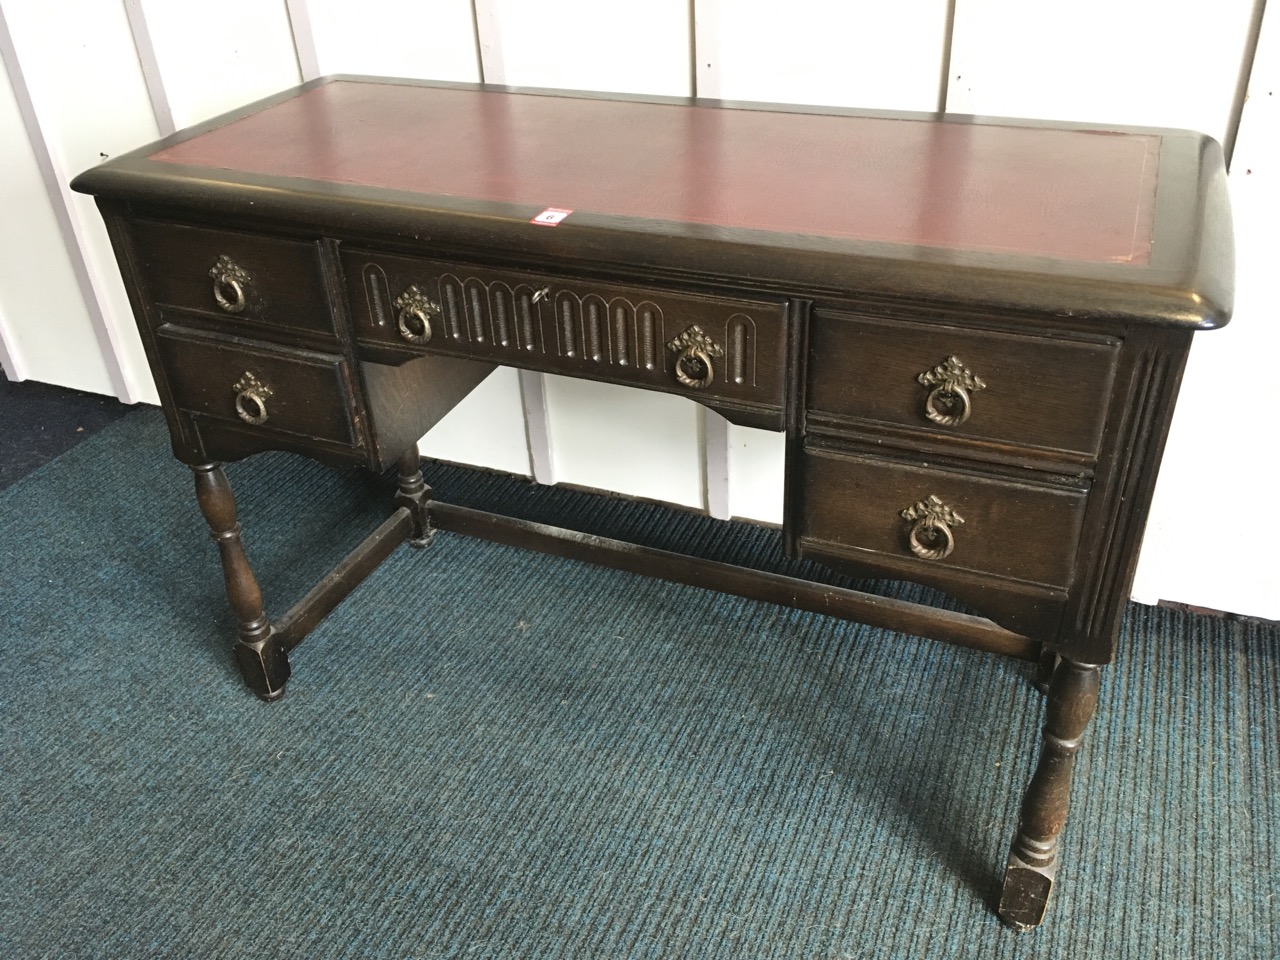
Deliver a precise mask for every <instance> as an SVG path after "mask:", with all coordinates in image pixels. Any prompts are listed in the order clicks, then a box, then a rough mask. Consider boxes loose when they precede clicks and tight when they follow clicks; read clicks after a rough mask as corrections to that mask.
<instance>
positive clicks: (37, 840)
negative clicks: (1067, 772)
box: [0, 411, 1280, 960]
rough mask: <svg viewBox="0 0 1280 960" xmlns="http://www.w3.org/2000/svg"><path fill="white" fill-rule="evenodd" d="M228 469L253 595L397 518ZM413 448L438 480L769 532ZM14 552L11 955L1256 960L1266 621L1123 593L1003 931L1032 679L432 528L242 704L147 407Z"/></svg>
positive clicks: (30, 497)
mask: <svg viewBox="0 0 1280 960" xmlns="http://www.w3.org/2000/svg"><path fill="white" fill-rule="evenodd" d="M228 472H229V475H230V477H231V481H232V484H233V486H234V487H235V489H236V492H237V496H238V498H239V502H240V507H241V519H242V521H243V523H244V527H245V537H246V542H247V545H248V549H249V552H250V556H251V558H252V559H253V560H254V562H255V564H256V566H257V567H258V570H259V573H260V577H261V580H262V582H263V587H264V591H265V594H266V596H267V601H268V609H269V611H271V612H273V613H275V614H279V613H282V612H283V611H284V609H285V608H287V606H289V605H290V604H291V603H292V602H293V600H295V599H297V597H299V596H300V595H301V594H302V593H303V592H304V591H305V590H306V589H307V588H308V587H309V586H310V583H311V581H312V580H313V579H314V577H315V576H316V575H317V574H318V573H319V572H321V571H322V570H325V569H327V568H328V567H329V566H331V565H332V564H333V563H334V562H335V561H336V560H337V559H338V558H340V557H341V556H342V555H343V554H344V553H345V551H346V550H347V549H349V547H350V546H352V545H354V543H355V542H356V541H357V540H358V538H359V537H360V536H362V535H363V534H364V533H365V532H367V531H368V530H370V529H372V527H373V526H374V525H376V523H377V522H378V521H379V520H380V519H381V518H382V517H383V516H385V514H386V512H387V495H386V481H385V480H384V479H379V478H370V477H367V476H365V475H363V474H360V473H359V472H356V471H332V470H329V469H327V468H323V467H319V466H316V465H314V464H311V463H309V462H307V461H304V460H302V459H299V458H296V457H291V456H287V455H283V454H270V455H265V456H261V457H257V458H253V459H251V460H249V461H246V462H243V463H239V464H233V465H232V466H231V467H229V468H228ZM431 472H432V473H433V477H432V478H429V479H433V478H434V479H438V480H439V481H440V482H439V483H438V484H437V491H438V492H439V494H440V496H441V498H442V499H452V500H455V501H456V502H469V501H474V502H481V501H483V500H484V498H485V497H495V496H501V497H503V498H505V499H507V500H508V501H509V502H511V503H514V504H516V505H517V506H518V505H519V504H520V502H522V498H523V500H527V501H528V502H529V503H531V504H532V506H531V507H529V509H530V510H532V511H533V512H534V513H537V512H538V511H542V512H543V513H544V514H547V515H548V516H542V517H539V518H540V519H548V518H551V519H556V520H557V521H558V522H560V523H562V524H564V525H571V524H572V523H573V522H575V521H580V522H581V523H582V524H583V525H587V526H589V525H590V524H592V523H596V524H604V525H605V526H608V525H609V523H613V524H614V526H615V528H626V527H627V525H628V524H631V525H632V527H634V528H638V529H642V530H643V529H644V528H646V527H647V528H648V529H649V530H650V532H651V534H652V535H653V536H654V537H655V538H656V539H660V540H662V541H665V542H666V544H667V545H668V546H673V547H677V548H679V547H683V548H686V549H689V550H691V551H692V550H701V551H703V552H707V553H709V554H715V555H720V556H728V557H731V558H733V559H738V560H741V559H742V558H743V556H747V555H751V554H758V555H759V557H760V559H761V562H762V563H763V562H770V561H769V558H770V557H771V555H772V553H773V550H774V549H775V544H776V537H777V535H776V533H775V532H772V531H767V530H754V529H752V528H746V529H745V530H744V529H742V527H741V525H728V524H718V523H716V522H714V521H709V520H705V519H702V518H697V517H691V516H681V515H675V516H674V519H672V515H671V514H668V513H666V512H665V511H661V510H659V509H658V508H650V507H644V506H640V505H634V504H620V503H618V502H616V501H609V500H604V501H603V504H602V506H601V507H600V508H599V509H598V510H596V511H595V512H594V513H593V512H592V508H591V507H589V506H583V505H582V504H583V501H584V497H583V495H573V494H562V493H560V492H558V491H554V490H551V491H548V490H544V489H540V488H536V487H534V486H532V485H531V484H527V483H521V482H519V481H511V480H508V479H505V478H495V477H492V476H488V475H484V474H472V473H468V472H466V471H461V470H457V469H454V468H444V467H441V468H435V469H434V470H432V471H431ZM513 491H514V493H513ZM591 502H596V501H594V500H593V501H591ZM557 512H559V514H560V516H558V517H555V516H554V515H555V514H556V513H557ZM566 514H568V516H566ZM659 517H661V518H665V519H661V520H660V519H659ZM630 532H634V530H632V531H628V530H627V529H619V533H620V534H621V535H627V534H629V533H630ZM0 548H2V551H3V552H2V554H0V556H2V560H0V563H2V564H3V575H2V576H0V632H2V634H3V635H2V636H0V651H2V653H0V670H2V672H3V673H2V678H0V701H2V704H0V770H2V772H3V776H2V779H0V957H2V958H5V960H8V958H28V957H75V958H80V957H108V958H143V957H196V958H201V957H228V958H249V957H298V958H308V960H320V958H329V957H344V958H345V957H352V958H366V957H367V958H384V957H385V958H406V960H407V958H453V957H458V958H463V957H466V958H472V957H476V958H480V957H493V958H498V957H501V958H522V960H543V958H545V960H559V958H592V960H602V958H630V957H637V958H641V957H643V958H664V960H665V958H735V960H736V958H805V960H854V958H858V960H861V958H872V957H894V958H896V957H910V958H935V957H964V958H969V957H972V958H983V960H994V958H1015V957H1016V958H1030V957H1046V958H1050V957H1051V958H1065V957H1105V958H1108V960H1111V958H1114V960H1120V958H1143V960H1147V958H1164V957H1169V958H1172V957H1194V958H1201V957H1204V958H1207V957H1213V958H1223V957H1240V958H1250V960H1257V958H1263V960H1267V958H1276V957H1278V956H1280V904H1278V903H1277V893H1278V892H1280V891H1278V887H1280V867H1278V865H1277V856H1278V854H1280V789H1278V788H1280V729H1278V728H1280V664H1278V660H1280V637H1278V636H1277V631H1276V630H1275V629H1274V628H1271V627H1267V626H1265V625H1258V624H1253V623H1248V622H1232V621H1227V620H1223V619H1211V618H1205V617H1195V616H1191V615H1188V614H1183V613H1177V612H1172V611H1166V610H1157V609H1152V608H1145V607H1139V606H1133V607H1131V608H1130V611H1129V614H1128V617H1127V619H1126V623H1125V632H1124V637H1123V643H1122V650H1121V655H1120V658H1119V661H1118V663H1117V664H1116V666H1115V667H1113V668H1111V669H1109V670H1108V671H1107V672H1106V674H1105V677H1104V687H1103V701H1102V704H1101V707H1100V710H1099V714H1098V717H1097V719H1096V721H1095V723H1094V725H1093V727H1092V728H1091V736H1090V739H1089V742H1088V745H1087V746H1086V748H1085V751H1084V753H1083V755H1082V757H1081V762H1080V765H1079V767H1078V780H1077V783H1076V790H1075V791H1074V795H1073V807H1072V812H1071V818H1070V821H1069V823H1068V826H1067V830H1066V833H1065V836H1064V840H1063V846H1064V862H1063V864H1062V867H1061V870H1060V873H1059V889H1058V890H1057V891H1056V893H1055V898H1054V903H1053V905H1052V909H1051V911H1050V916H1049V920H1048V922H1047V923H1046V925H1045V926H1044V927H1042V928H1041V929H1040V930H1038V931H1036V932H1034V933H1028V934H1016V933H1014V932H1012V931H1010V930H1008V929H1006V928H1004V927H1003V926H1002V925H1001V924H1000V922H999V921H998V920H997V919H996V917H995V916H994V914H993V912H992V908H993V901H994V899H995V896H996V894H997V887H998V882H999V876H1000V872H1001V869H1002V865H1003V862H1004V856H1005V852H1006V850H1007V846H1008V843H1009V840H1010V838H1011V836H1012V831H1013V829H1014V826H1015V823H1016V820H1017V807H1018V803H1019V799H1020V796H1021V793H1022V790H1023V788H1024V786H1025V784H1026V782H1027V779H1028V777H1029V775H1030V771H1031V768H1032V765H1033V762H1034V757H1035V751H1036V749H1037V747H1038V739H1039V733H1038V731H1039V726H1040V724H1041V722H1042V712H1043V702H1042V699H1041V697H1040V695H1039V694H1038V693H1036V691H1035V690H1034V689H1033V687H1032V686H1031V682H1030V681H1031V678H1032V668H1031V666H1030V665H1029V664H1025V663H1020V662H1016V661H1011V660H1005V659H1001V658H998V657H995V656H992V655H989V654H983V653H977V652H974V651H969V650H963V649H958V648H952V647H948V646H945V645H942V644H938V643H935V642H930V641H925V640H920V639H916V638H912V637H907V636H902V635H898V634H893V633H889V632H887V631H883V630H874V629H870V628H867V627H864V626H860V625H858V624H853V623H847V622H842V621H837V620H833V619H830V618H825V617H821V616H816V615H811V614H806V613H798V612H795V611H790V610H787V609H783V608H780V607H775V606H770V605H766V604H760V603H754V602H749V601H745V600H740V599H736V598H732V597H725V596H722V595H719V594H715V593H712V592H709V591H705V590H699V589H695V588H690V587H682V586H674V585H671V584H667V583H662V582H659V581H656V580H651V579H646V578H642V577H638V576H634V575H630V574H624V573H620V572H616V571H610V570H603V569H598V568H595V567H591V566H587V565H584V564H579V563H574V562H570V561H564V560H559V559H554V558H549V557H546V556H542V555H538V554H533V553H528V552H524V551H520V550H515V549H512V548H507V547H501V546H496V545H492V544H488V543H484V542H480V541H474V540H469V539H466V538H463V537H461V536H458V535H453V534H440V535H439V536H438V537H437V538H436V541H435V543H434V544H433V545H432V546H431V547H430V548H429V549H427V550H425V551H420V550H412V549H410V548H408V547H405V548H401V549H398V550H397V551H396V552H395V553H394V554H393V555H392V557H391V559H390V560H388V561H387V563H385V564H384V565H383V566H382V567H381V568H380V569H379V570H378V571H377V572H376V573H375V574H374V575H373V576H372V577H371V578H370V579H369V580H368V581H367V582H366V583H365V584H364V585H363V586H362V587H360V589H359V590H357V591H356V593H354V594H353V595H352V597H350V598H349V599H348V600H347V601H346V602H345V603H344V604H343V605H342V606H341V607H339V608H338V609H337V610H336V611H335V612H334V614H332V615H331V616H330V617H329V619H328V620H326V621H325V622H324V623H323V624H322V625H321V626H320V627H319V628H318V629H317V630H316V631H315V632H314V633H313V634H312V635H311V636H310V637H309V638H308V639H307V640H306V641H305V642H304V643H303V645H302V646H301V647H299V648H298V650H297V651H296V652H295V654H294V658H293V659H294V669H295V675H294V679H293V681H292V682H291V685H290V688H289V692H288V694H287V696H286V697H285V699H284V700H283V701H281V702H280V703H276V704H272V705H266V704H262V703H260V702H258V701H257V700H256V699H254V698H253V697H252V696H251V695H250V694H249V693H248V692H247V691H246V690H245V689H244V688H243V687H242V686H241V683H240V680H239V678H238V676H237V675H236V673H235V670H234V667H233V665H232V662H231V656H230V652H229V638H230V637H231V636H232V634H233V632H234V626H233V623H232V619H231V616H230V613H229V611H228V610H227V607H226V603H225V599H224V596H223V593H222V578H221V575H220V573H219V569H218V565H217V557H216V551H215V549H214V547H213V545H212V544H211V543H210V541H209V539H208V537H207V535H206V532H205V528H204V525H203V521H202V520H201V518H200V516H199V513H198V511H197V509H196V506H195V502H194V497H193V495H192V490H191V482H190V475H189V473H188V472H187V471H186V469H185V468H183V467H182V466H181V465H179V464H177V463H176V462H175V461H173V460H172V458H171V457H170V456H169V454H168V451H167V438H166V436H165V431H164V426H163V422H162V420H161V418H160V417H159V415H158V414H157V413H155V412H154V411H139V412H137V413H134V414H131V415H129V416H127V417H126V418H124V419H123V420H121V421H120V422H118V423H117V424H114V425H112V426H110V427H108V428H107V429H106V430H104V431H103V432H102V433H101V434H98V435H97V436H94V437H91V438H90V439H89V440H86V441H85V442H84V443H82V444H81V445H79V446H77V447H76V448H75V449H73V450H71V451H70V452H68V453H66V454H64V455H62V456H61V457H59V458H58V459H57V460H54V461H53V462H51V463H49V464H47V465H46V466H45V467H43V468H41V469H39V470H38V471H36V472H35V473H33V474H31V475H29V476H28V477H26V478H25V479H23V480H21V481H19V482H18V483H17V484H16V485H14V486H13V487H11V488H10V489H9V490H7V491H5V492H3V493H2V494H0ZM906 592H907V593H908V594H909V593H910V590H909V589H908V590H907V591H906Z"/></svg>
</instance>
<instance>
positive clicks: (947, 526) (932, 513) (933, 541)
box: [899, 496, 964, 560]
mask: <svg viewBox="0 0 1280 960" xmlns="http://www.w3.org/2000/svg"><path fill="white" fill-rule="evenodd" d="M899 516H901V517H902V519H903V520H906V521H907V522H908V523H910V524H911V527H910V529H909V530H908V531H907V545H908V546H910V547H911V552H912V553H914V554H915V555H916V556H917V557H919V558H920V559H921V560H942V559H944V558H945V557H949V556H950V555H951V551H952V550H954V549H955V548H956V537H955V534H954V533H952V532H951V528H952V527H958V526H960V525H961V524H962V523H964V518H963V517H961V516H960V514H958V513H956V512H955V511H954V510H952V509H951V508H950V507H948V506H947V505H946V504H944V503H943V502H942V501H941V500H939V499H938V498H937V497H935V496H929V497H926V498H925V499H924V500H921V501H920V502H919V503H917V504H915V505H914V506H911V507H908V508H907V509H906V510H903V511H902V512H901V513H900V514H899Z"/></svg>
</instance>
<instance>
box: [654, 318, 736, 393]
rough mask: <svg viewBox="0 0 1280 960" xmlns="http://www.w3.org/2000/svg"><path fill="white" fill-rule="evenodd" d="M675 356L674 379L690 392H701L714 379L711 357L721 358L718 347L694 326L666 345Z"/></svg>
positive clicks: (699, 328) (721, 351)
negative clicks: (690, 390)
mask: <svg viewBox="0 0 1280 960" xmlns="http://www.w3.org/2000/svg"><path fill="white" fill-rule="evenodd" d="M667 349H668V350H670V351H671V352H672V353H674V354H677V356H676V379H677V380H679V381H680V383H682V384H683V385H684V386H686V387H689V388H690V389H692V390H702V389H704V388H705V387H708V386H710V384H711V381H712V380H714V379H715V370H714V368H713V367H712V366H711V360H712V358H713V357H723V356H724V350H722V349H721V348H720V345H719V344H718V343H716V342H715V341H714V340H712V339H711V338H710V337H709V336H707V335H706V334H705V333H703V332H702V328H701V327H699V326H698V325H697V324H694V325H693V326H692V327H690V328H689V329H688V330H686V331H685V332H684V333H682V334H680V336H678V337H676V338H675V339H673V340H671V341H670V342H669V343H668V344H667Z"/></svg>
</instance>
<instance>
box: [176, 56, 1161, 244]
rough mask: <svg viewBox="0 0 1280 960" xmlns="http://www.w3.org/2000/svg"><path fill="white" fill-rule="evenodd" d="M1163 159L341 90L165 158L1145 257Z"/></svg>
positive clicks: (331, 88)
mask: <svg viewBox="0 0 1280 960" xmlns="http://www.w3.org/2000/svg"><path fill="white" fill-rule="evenodd" d="M1159 149H1160V137H1159V136H1158V135H1133V134H1113V133H1105V132H1090V131H1082V130H1060V129H1047V128H1041V127H1034V126H1003V125H994V124H984V123H979V122H973V123H969V122H947V123H940V122H932V121H929V120H915V119H890V118H878V117H852V116H840V115H823V114H813V113H788V112H783V111H781V110H779V111H772V110H768V109H720V108H716V107H712V106H700V105H685V104H667V103H649V102H636V101H619V100H606V99H595V98H589V97H574V96H572V95H565V96H548V95H542V94H531V93H507V92H501V91H484V90H471V89H455V88H448V87H429V86H411V85H399V84H386V83H379V84H374V83H366V82H359V81H335V82H333V83H328V84H325V85H322V86H319V87H315V88H313V89H311V90H309V91H306V92H304V93H302V94H300V95H298V96H295V97H293V98H291V99H288V100H285V101H283V102H280V103H277V104H275V105H272V106H269V107H267V108H265V109H263V110H260V111H258V112H257V113H254V114H251V115H250V116H247V117H245V118H243V119H240V120H236V121H233V122H231V123H228V124H226V125H224V126H221V127H218V128H216V129H214V130H212V131H210V132H207V133H204V134H202V135H200V136H197V137H195V138H193V139H190V140H187V141H185V142H182V143H179V144H177V145H174V146H170V147H168V148H167V149H163V150H161V151H159V152H157V153H155V154H153V155H152V156H151V158H150V159H152V160H157V161H165V162H173V163H182V164H192V165H196V166H207V167H215V168H220V169H224V170H232V171H242V172H245V173H253V174H264V175H274V176H286V177H298V178H304V179H309V180H318V181H328V182H333V183H348V184H359V185H363V186H369V187H381V188H389V189H394V190H402V191H409V192H414V193H420V194H426V195H445V196H451V197H461V198H469V199H474V200H482V201H496V202H499V203H505V204H512V205H515V206H516V207H523V208H525V210H523V211H520V215H521V216H525V214H526V212H527V216H525V218H526V219H529V218H532V217H533V216H535V215H536V214H538V213H539V212H541V211H542V210H544V209H546V208H549V207H558V208H563V209H568V210H573V211H575V213H578V214H582V213H594V214H610V215H616V216H622V217H635V218H642V219H645V220H658V221H665V222H671V223H677V224H679V223H684V224H701V225H710V226H713V227H725V228H745V229H752V230H764V231H772V232H778V233H784V234H807V235H817V236H827V237H834V238H847V239H853V240H864V241H882V242H887V243H893V244H907V245H920V246H926V247H944V248H958V249H970V250H988V251H1001V252H1011V253H1017V254H1023V255H1031V256H1045V257H1053V258H1059V259H1067V260H1076V261H1087V262H1096V263H1119V264H1125V263H1128V264H1135V265H1141V264H1146V263H1147V262H1148V261H1149V256H1150V247H1151V237H1152V225H1153V220H1154V209H1155V185H1156V173H1157V169H1156V168H1157V164H1158V157H1159ZM571 221H572V215H571V216H570V218H569V220H568V221H566V222H571ZM530 229H549V228H544V227H535V226H531V227H530Z"/></svg>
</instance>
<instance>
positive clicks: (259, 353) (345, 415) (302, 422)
mask: <svg viewBox="0 0 1280 960" xmlns="http://www.w3.org/2000/svg"><path fill="white" fill-rule="evenodd" d="M156 342H157V344H158V346H159V348H160V354H161V357H162V358H163V362H164V364H165V367H166V369H167V370H168V372H169V375H168V380H169V384H170V387H171V389H172V391H173V395H174V397H173V398H174V402H175V403H176V404H177V405H178V406H179V407H180V408H181V409H182V410H184V411H186V412H187V413H190V414H195V415H197V416H207V417H213V418H216V419H218V420H225V421H231V422H233V423H239V424H242V425H247V426H248V427H249V428H250V429H253V430H257V431H260V432H262V433H263V434H268V435H269V434H273V433H281V434H291V435H296V436H306V437H313V438H316V439H319V440H327V441H332V442H335V443H340V444H347V445H354V444H355V441H356V437H355V431H354V427H353V422H352V414H351V387H350V383H349V380H348V377H347V373H346V367H345V364H344V363H343V361H342V358H341V357H337V356H334V355H332V354H327V353H318V352H315V351H311V350H286V349H283V348H276V347H273V346H272V345H270V344H264V343H250V342H247V341H244V340H241V339H239V338H237V337H227V336H223V335H221V334H216V333H206V332H204V331H197V330H189V329H184V328H182V327H175V326H173V325H172V324H165V325H164V326H162V327H161V328H160V329H159V330H158V331H157V336H156Z"/></svg>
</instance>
